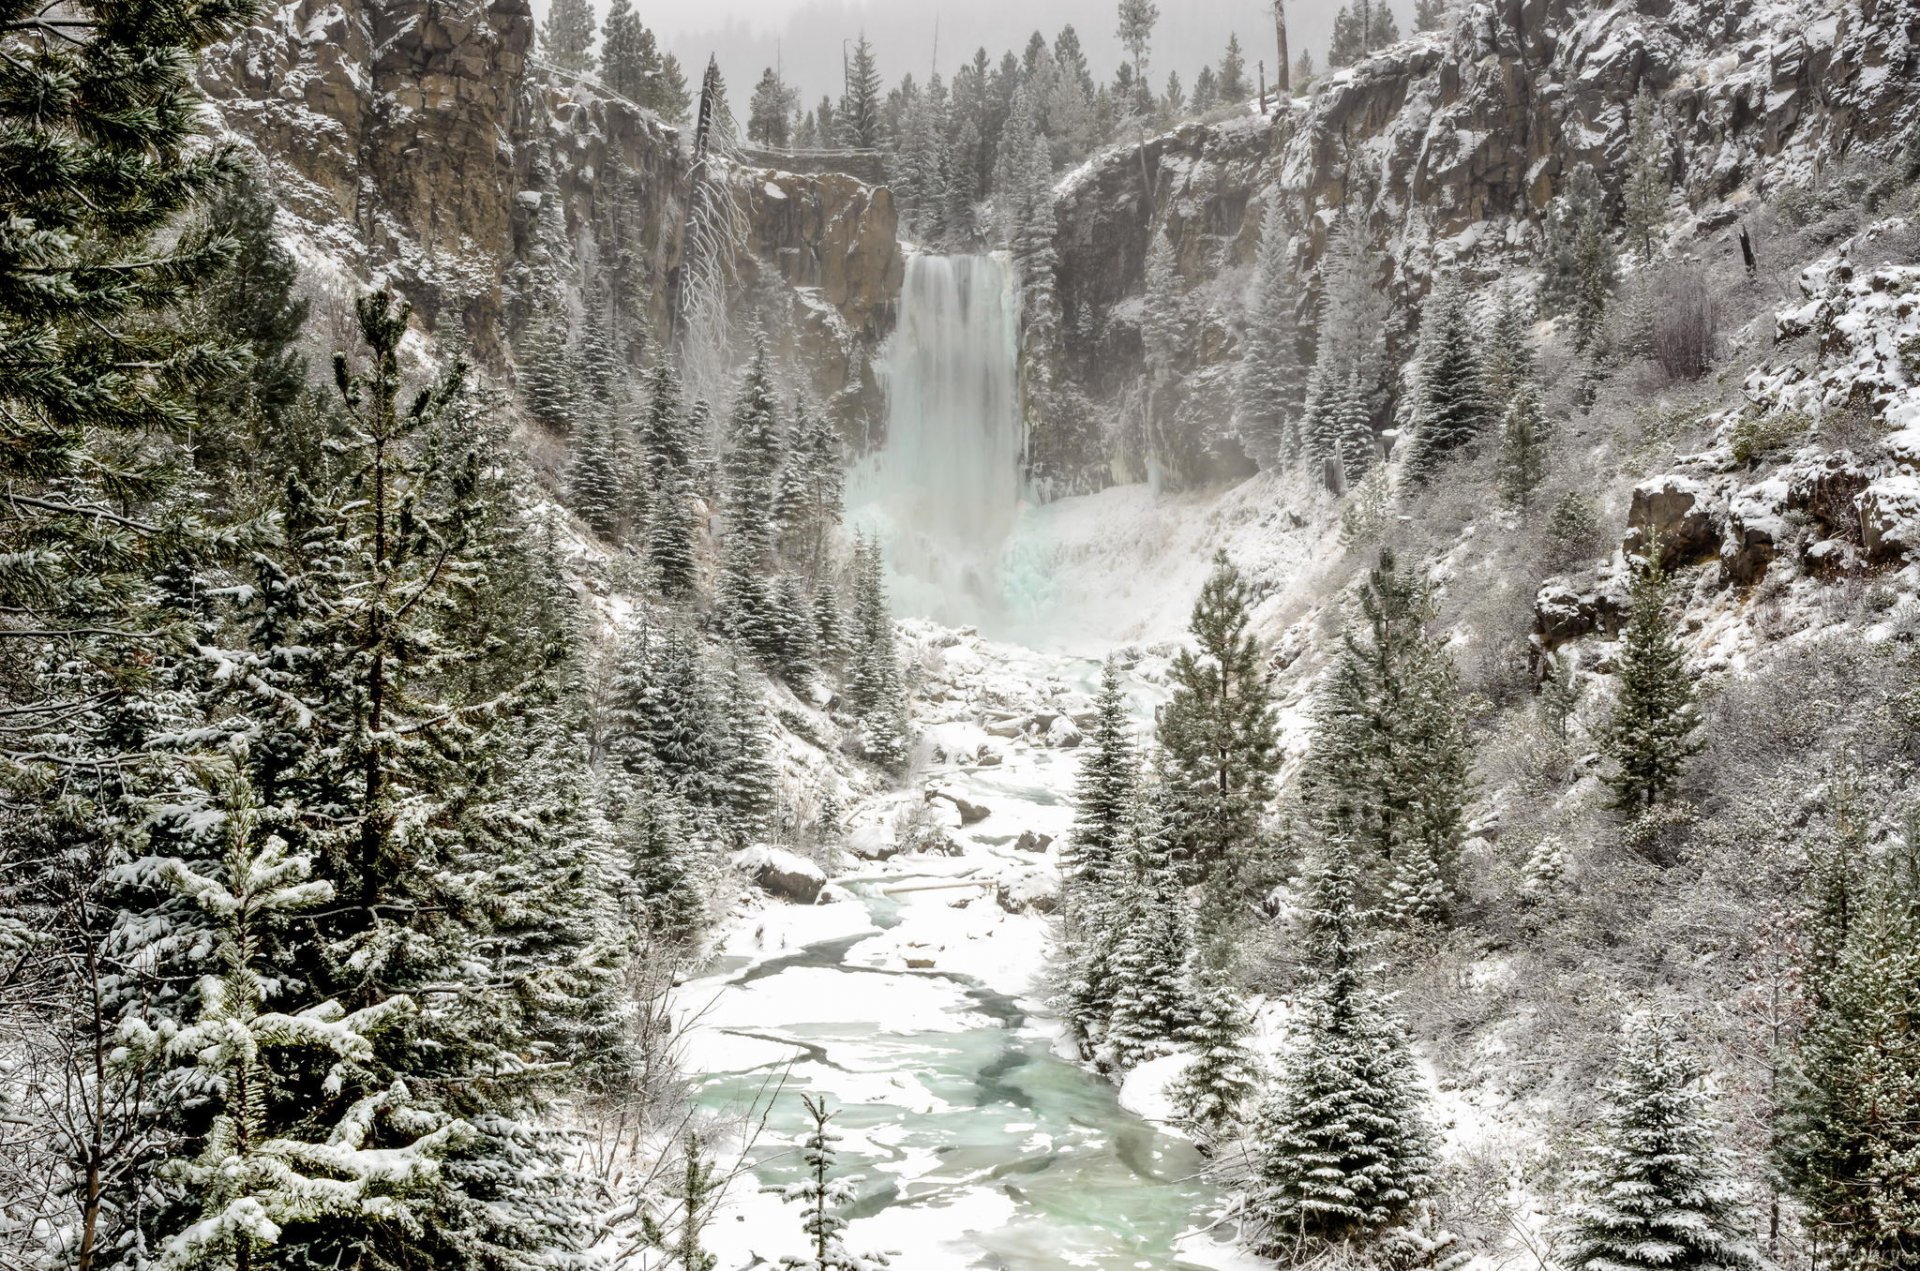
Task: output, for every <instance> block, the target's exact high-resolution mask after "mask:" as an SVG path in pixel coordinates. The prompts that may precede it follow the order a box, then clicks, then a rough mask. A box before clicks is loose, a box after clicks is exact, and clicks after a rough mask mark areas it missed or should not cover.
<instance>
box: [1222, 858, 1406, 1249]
mask: <svg viewBox="0 0 1920 1271" xmlns="http://www.w3.org/2000/svg"><path fill="white" fill-rule="evenodd" d="M1354 874H1355V870H1354V862H1353V854H1352V849H1351V848H1350V847H1349V846H1348V844H1347V843H1346V842H1345V841H1343V840H1341V839H1338V838H1334V839H1329V840H1326V841H1325V842H1324V843H1323V844H1322V846H1321V848H1320V861H1319V864H1318V869H1317V871H1316V874H1315V877H1314V881H1313V895H1312V900H1311V908H1310V910H1309V911H1308V920H1307V925H1306V931H1305V932H1304V933H1303V935H1304V940H1305V943H1306V945H1307V948H1308V950H1309V951H1310V955H1311V958H1312V979H1311V982H1310V984H1309V987H1308V989H1307V991H1306V993H1305V994H1304V996H1303V1000H1302V1002H1301V1006H1300V1011H1299V1014H1298V1016H1297V1019H1296V1022H1295V1023H1294V1025H1293V1027H1292V1029H1291V1038H1290V1044H1289V1050H1288V1054H1287V1057H1286V1060H1285V1062H1284V1063H1283V1064H1282V1065H1281V1067H1280V1079H1279V1082H1278V1084H1277V1085H1276V1086H1275V1088H1274V1090H1273V1092H1272V1093H1271V1094H1270V1095H1269V1096H1268V1097H1267V1099H1266V1101H1265V1102H1264V1104H1263V1105H1262V1107H1261V1109H1260V1112H1259V1115H1258V1117H1257V1119H1256V1121H1255V1124H1254V1125H1253V1127H1252V1130H1251V1135H1250V1138H1251V1144H1252V1152H1253V1158H1254V1175H1255V1176H1254V1183H1253V1194H1252V1199H1251V1208H1252V1211H1253V1213H1254V1215H1255V1217H1256V1218H1257V1219H1258V1220H1259V1222H1260V1224H1261V1226H1262V1227H1263V1228H1264V1230H1265V1232H1266V1236H1265V1240H1264V1246H1265V1248H1266V1250H1267V1252H1269V1253H1272V1254H1276V1255H1278V1254H1280V1253H1281V1252H1282V1251H1286V1252H1287V1253H1288V1254H1289V1256H1291V1257H1293V1258H1295V1259H1298V1258H1301V1257H1302V1256H1304V1255H1305V1254H1307V1253H1310V1252H1311V1251H1313V1250H1315V1249H1319V1248H1323V1247H1326V1246H1330V1245H1336V1244H1340V1243H1343V1242H1347V1241H1353V1240H1365V1239H1367V1238H1369V1237H1372V1236H1374V1235H1377V1234H1378V1233H1379V1232H1380V1231H1382V1230H1383V1229H1385V1228H1387V1227H1388V1226H1390V1225H1391V1224H1393V1223H1394V1222H1395V1221H1396V1220H1398V1219H1399V1218H1400V1217H1401V1216H1402V1215H1404V1214H1405V1213H1406V1212H1407V1211H1408V1209H1409V1208H1410V1207H1411V1206H1412V1204H1413V1203H1414V1202H1415V1201H1416V1200H1418V1199H1419V1198H1420V1197H1421V1196H1422V1195H1423V1194H1424V1193H1425V1192H1426V1191H1427V1188H1428V1185H1429V1177H1430V1174H1431V1170H1432V1160H1431V1158H1432V1150H1433V1142H1432V1134H1431V1131H1430V1130H1429V1129H1428V1128H1427V1123H1426V1113H1425V1107H1424V1103H1425V1100H1424V1098H1423V1096H1422V1093H1421V1091H1420V1087H1419V1077H1418V1074H1417V1073H1416V1072H1415V1070H1414V1066H1413V1057H1412V1054H1411V1052H1410V1049H1409V1047H1408V1043H1407V1038H1406V1034H1405V1032H1404V1031H1403V1030H1402V1028H1401V1026H1400V1024H1399V1023H1398V1022H1397V1021H1396V1020H1394V1019H1393V1018H1392V1017H1391V1016H1390V1015H1388V1014H1387V1011H1386V1009H1385V1007H1384V1005H1383V1004H1382V1003H1381V1001H1380V999H1379V996H1378V994H1377V993H1376V992H1375V991H1374V990H1373V989H1372V988H1371V987H1370V986H1369V984H1368V982H1367V981H1368V975H1367V972H1366V969H1365V967H1364V966H1363V964H1362V959H1363V958H1364V957H1365V948H1364V946H1363V945H1362V943H1361V938H1360V923H1361V915H1360V912H1359V909H1358V906H1357V902H1356V900H1355V894H1354V893H1355V879H1354Z"/></svg>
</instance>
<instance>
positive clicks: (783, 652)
mask: <svg viewBox="0 0 1920 1271" xmlns="http://www.w3.org/2000/svg"><path fill="white" fill-rule="evenodd" d="M770 596H771V599H772V604H773V613H772V617H773V622H774V629H773V669H774V671H775V672H776V673H778V675H779V676H780V678H781V679H783V680H785V681H786V682H787V683H788V684H790V685H792V686H793V687H794V688H795V689H797V690H800V691H803V692H804V691H805V689H806V687H807V686H808V685H809V684H811V683H812V682H813V677H814V673H815V671H816V670H817V669H818V667H817V658H818V645H817V644H816V640H815V635H814V628H813V609H812V606H811V605H810V604H809V603H808V601H807V587H806V582H805V580H803V579H802V578H801V577H800V575H798V574H781V575H780V576H779V577H778V578H776V579H774V581H773V585H772V588H771V591H770Z"/></svg>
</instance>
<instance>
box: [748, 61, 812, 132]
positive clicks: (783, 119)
mask: <svg viewBox="0 0 1920 1271" xmlns="http://www.w3.org/2000/svg"><path fill="white" fill-rule="evenodd" d="M798 102H799V94H798V93H796V92H795V91H794V90H793V89H792V88H790V87H788V85H787V84H786V82H785V81H784V80H782V79H781V78H780V76H779V74H778V72H776V71H775V70H774V69H773V68H772V67H771V66H769V67H768V68H767V69H766V70H765V71H763V72H762V73H761V75H760V82H759V83H758V84H755V85H754V87H753V97H752V99H751V100H750V101H749V102H748V103H747V140H748V141H751V142H754V143H755V144H756V145H762V146H766V147H767V148H768V149H770V150H785V149H786V148H787V147H788V146H789V145H790V144H792V141H793V113H794V110H795V108H796V106H797V105H798Z"/></svg>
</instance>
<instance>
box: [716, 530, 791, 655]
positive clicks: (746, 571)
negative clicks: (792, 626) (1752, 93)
mask: <svg viewBox="0 0 1920 1271" xmlns="http://www.w3.org/2000/svg"><path fill="white" fill-rule="evenodd" d="M769 582H770V580H769V579H768V577H767V574H766V564H765V560H764V557H763V553H762V552H761V550H760V548H759V546H758V545H757V544H756V542H755V541H754V536H753V535H752V534H749V533H747V532H746V530H745V529H744V528H734V527H732V526H730V527H729V529H728V533H727V539H726V543H725V546H724V552H723V554H722V557H721V561H720V577H719V579H718V580H717V581H716V582H715V583H714V588H713V625H714V628H715V629H716V630H717V631H719V632H720V634H721V635H724V636H726V637H727V638H728V639H729V640H733V641H735V642H736V643H738V644H739V645H740V646H741V647H742V648H744V649H746V650H748V651H749V652H751V653H752V654H753V655H754V656H755V657H756V658H760V659H762V660H763V661H765V662H766V663H767V664H769V665H775V664H777V663H778V660H779V656H780V625H781V624H780V617H779V615H778V614H776V613H775V612H774V607H773V592H772V589H771V587H770V585H769Z"/></svg>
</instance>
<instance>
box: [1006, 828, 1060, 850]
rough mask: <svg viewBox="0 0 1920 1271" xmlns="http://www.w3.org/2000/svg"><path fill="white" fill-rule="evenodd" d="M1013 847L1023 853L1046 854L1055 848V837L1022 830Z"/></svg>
mask: <svg viewBox="0 0 1920 1271" xmlns="http://www.w3.org/2000/svg"><path fill="white" fill-rule="evenodd" d="M1013 846H1014V850H1016V851H1021V852H1044V851H1046V850H1047V849H1048V848H1050V847H1052V846H1053V835H1051V834H1036V833H1035V832H1034V831H1032V830H1022V831H1020V837H1019V838H1017V839H1015V840H1014V841H1013Z"/></svg>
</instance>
